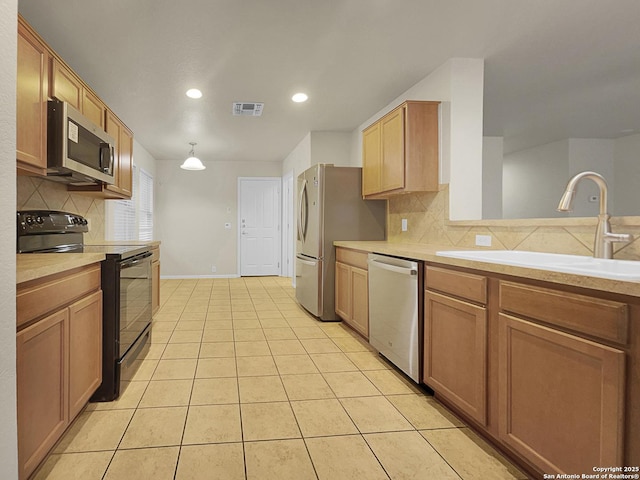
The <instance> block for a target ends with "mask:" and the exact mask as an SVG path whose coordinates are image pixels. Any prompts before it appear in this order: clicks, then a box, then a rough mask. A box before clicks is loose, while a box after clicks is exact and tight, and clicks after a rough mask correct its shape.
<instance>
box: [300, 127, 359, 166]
mask: <svg viewBox="0 0 640 480" xmlns="http://www.w3.org/2000/svg"><path fill="white" fill-rule="evenodd" d="M310 150H311V165H317V164H318V163H332V164H334V165H337V166H347V167H349V166H351V132H311V149H310Z"/></svg>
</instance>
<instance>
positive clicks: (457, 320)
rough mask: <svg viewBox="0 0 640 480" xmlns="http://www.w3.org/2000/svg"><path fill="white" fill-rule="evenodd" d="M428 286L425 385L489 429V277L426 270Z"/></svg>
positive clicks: (424, 361)
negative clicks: (487, 292) (487, 425)
mask: <svg viewBox="0 0 640 480" xmlns="http://www.w3.org/2000/svg"><path fill="white" fill-rule="evenodd" d="M425 286H426V287H427V290H426V291H425V297H424V299H425V308H424V357H423V367H424V368H423V381H424V383H425V384H427V385H428V386H429V387H431V388H432V389H433V390H434V391H435V392H436V393H437V394H438V395H439V396H442V397H444V398H446V399H447V400H448V401H449V402H450V403H452V404H454V405H455V406H456V407H457V408H459V409H460V410H461V411H463V412H465V413H466V414H467V415H469V416H470V417H471V418H473V419H474V420H476V421H477V422H478V423H479V424H480V425H486V423H487V374H488V367H487V309H486V308H485V306H484V305H483V304H484V302H485V301H486V279H485V278H484V277H481V276H476V275H470V274H467V273H462V272H455V271H450V270H444V269H440V268H437V267H431V266H428V267H427V268H426V269H425ZM439 292H442V293H439ZM472 302H479V303H480V304H474V303H472Z"/></svg>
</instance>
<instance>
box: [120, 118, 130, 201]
mask: <svg viewBox="0 0 640 480" xmlns="http://www.w3.org/2000/svg"><path fill="white" fill-rule="evenodd" d="M118 187H119V188H120V191H121V192H122V194H123V195H125V196H126V197H129V198H131V194H132V187H133V133H131V131H129V129H128V128H127V127H125V126H124V125H122V124H121V125H120V159H119V162H118Z"/></svg>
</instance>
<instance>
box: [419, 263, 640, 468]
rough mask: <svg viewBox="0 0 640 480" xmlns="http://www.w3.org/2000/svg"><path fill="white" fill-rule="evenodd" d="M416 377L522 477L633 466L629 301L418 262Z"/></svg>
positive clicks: (634, 382) (635, 348) (638, 350)
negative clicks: (421, 266) (420, 310)
mask: <svg viewBox="0 0 640 480" xmlns="http://www.w3.org/2000/svg"><path fill="white" fill-rule="evenodd" d="M423 362H424V373H423V381H424V383H425V384H427V385H428V386H429V387H431V388H432V389H433V390H434V392H435V395H436V397H438V398H440V399H441V400H442V401H443V402H444V403H446V404H447V405H449V406H450V407H452V408H453V409H454V410H455V411H457V412H458V413H459V414H460V415H462V416H463V417H465V419H467V420H468V421H469V423H470V425H472V426H473V427H474V428H475V429H477V430H478V431H480V432H481V433H483V434H484V435H485V436H488V437H490V438H491V439H492V441H493V442H494V443H495V444H496V445H498V446H500V447H501V448H502V449H503V450H504V451H505V452H506V453H508V454H509V455H510V456H511V457H512V458H514V459H516V460H519V463H520V465H521V466H522V467H523V468H525V469H526V470H527V471H528V472H529V473H530V474H531V475H532V476H533V477H535V478H538V477H540V478H541V476H542V474H544V473H549V474H555V475H557V474H583V473H584V474H592V473H593V467H595V466H611V467H620V466H625V465H632V466H635V465H638V463H639V462H640V433H639V431H638V429H637V428H635V425H638V424H639V422H640V382H638V379H640V301H638V299H637V298H635V297H629V296H622V295H614V294H607V293H605V292H597V291H592V290H586V289H581V288H577V287H567V286H560V285H557V284H553V283H549V282H542V281H534V280H529V279H526V278H516V277H511V276H506V275H501V274H497V273H488V272H483V271H478V270H469V269H464V268H459V267H450V266H445V265H440V264H431V263H428V264H427V266H426V268H425V326H424V357H423Z"/></svg>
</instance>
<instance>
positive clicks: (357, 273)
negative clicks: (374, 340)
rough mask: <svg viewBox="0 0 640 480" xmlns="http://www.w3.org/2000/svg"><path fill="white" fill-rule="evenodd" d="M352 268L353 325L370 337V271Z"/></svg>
mask: <svg viewBox="0 0 640 480" xmlns="http://www.w3.org/2000/svg"><path fill="white" fill-rule="evenodd" d="M350 269H351V272H350V276H349V278H350V282H351V321H352V325H353V328H355V329H356V330H358V331H359V332H360V333H361V334H362V335H364V336H365V337H366V338H369V272H367V271H366V270H362V269H360V268H357V267H350Z"/></svg>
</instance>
